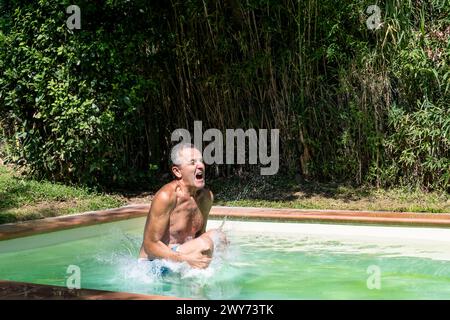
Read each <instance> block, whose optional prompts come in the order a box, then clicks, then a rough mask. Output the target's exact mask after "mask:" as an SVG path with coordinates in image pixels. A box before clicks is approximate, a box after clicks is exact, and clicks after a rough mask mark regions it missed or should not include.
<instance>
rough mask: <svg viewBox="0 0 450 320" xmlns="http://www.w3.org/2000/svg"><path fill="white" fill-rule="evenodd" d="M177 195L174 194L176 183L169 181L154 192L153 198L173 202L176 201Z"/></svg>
mask: <svg viewBox="0 0 450 320" xmlns="http://www.w3.org/2000/svg"><path fill="white" fill-rule="evenodd" d="M176 200H177V196H176V185H175V184H174V183H173V182H169V183H167V184H165V185H164V186H162V187H161V188H160V189H159V190H158V192H156V194H155V197H154V198H153V202H154V201H158V202H166V203H173V202H176Z"/></svg>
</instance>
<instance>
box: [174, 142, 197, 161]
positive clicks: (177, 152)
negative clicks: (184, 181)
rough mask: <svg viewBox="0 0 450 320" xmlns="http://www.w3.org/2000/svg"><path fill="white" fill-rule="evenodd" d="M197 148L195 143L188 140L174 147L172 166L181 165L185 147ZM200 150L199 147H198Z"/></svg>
mask: <svg viewBox="0 0 450 320" xmlns="http://www.w3.org/2000/svg"><path fill="white" fill-rule="evenodd" d="M186 148H187V149H197V147H196V146H195V145H193V144H192V143H188V142H180V143H177V144H176V145H174V146H173V147H172V150H171V151H170V165H171V166H174V165H175V166H179V165H181V159H180V153H181V151H183V150H184V149H186ZM197 150H198V149H197Z"/></svg>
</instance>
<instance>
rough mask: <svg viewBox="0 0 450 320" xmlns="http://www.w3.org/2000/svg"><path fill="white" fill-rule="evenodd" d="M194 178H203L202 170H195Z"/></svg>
mask: <svg viewBox="0 0 450 320" xmlns="http://www.w3.org/2000/svg"><path fill="white" fill-rule="evenodd" d="M195 180H203V172H197V173H196V174H195Z"/></svg>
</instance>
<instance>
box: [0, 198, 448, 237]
mask: <svg viewBox="0 0 450 320" xmlns="http://www.w3.org/2000/svg"><path fill="white" fill-rule="evenodd" d="M149 209H150V204H138V205H129V206H125V207H121V208H114V209H109V210H99V211H92V212H85V213H81V214H75V215H67V216H60V217H53V218H45V219H38V220H30V221H24V222H17V223H7V224H2V225H0V241H1V240H8V239H14V238H20V237H25V236H31V235H35V234H40V233H46V232H53V231H60V230H65V229H73V228H78V227H83V226H90V225H95V224H100V223H107V222H114V221H120V220H127V219H133V218H139V217H144V216H146V215H147V214H148V211H149ZM224 217H227V218H228V219H231V220H244V221H245V220H248V221H255V220H257V221H258V220H259V221H264V220H266V221H267V220H269V221H288V222H308V223H340V224H363V225H368V224H369V225H385V226H386V225H391V226H392V225H395V226H410V227H411V226H413V227H414V226H416V227H440V228H448V227H450V213H414V212H388V211H350V210H310V209H273V208H251V207H222V206H214V207H212V209H211V213H210V218H212V219H214V218H215V219H222V218H224Z"/></svg>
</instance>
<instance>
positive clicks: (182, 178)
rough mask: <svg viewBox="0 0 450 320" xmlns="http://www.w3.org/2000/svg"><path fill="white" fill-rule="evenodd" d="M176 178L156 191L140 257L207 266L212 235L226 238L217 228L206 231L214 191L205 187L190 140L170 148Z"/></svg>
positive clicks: (197, 153) (199, 157)
mask: <svg viewBox="0 0 450 320" xmlns="http://www.w3.org/2000/svg"><path fill="white" fill-rule="evenodd" d="M171 160H172V166H171V170H172V173H173V174H174V176H175V179H174V180H173V181H172V182H170V183H168V184H166V185H165V186H163V187H162V188H161V189H160V190H159V191H158V192H157V193H156V195H155V197H154V198H153V201H152V205H151V208H150V211H149V214H148V216H147V222H146V224H145V230H144V239H143V243H142V246H141V250H140V253H139V258H140V259H148V260H153V259H168V260H172V261H176V262H183V261H185V262H187V263H188V264H189V265H190V266H191V267H193V268H206V267H208V265H209V264H210V262H211V257H212V254H213V251H214V241H213V239H218V240H219V241H222V242H226V238H225V235H224V234H223V233H222V232H221V231H220V230H210V231H208V232H206V223H207V220H208V214H209V211H210V210H211V206H212V203H213V194H212V192H211V191H209V190H208V189H206V188H205V165H204V163H203V158H202V154H201V152H200V151H199V150H198V149H197V148H195V147H194V146H193V145H192V144H186V143H181V144H177V145H176V146H175V147H174V148H173V149H172V152H171Z"/></svg>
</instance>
